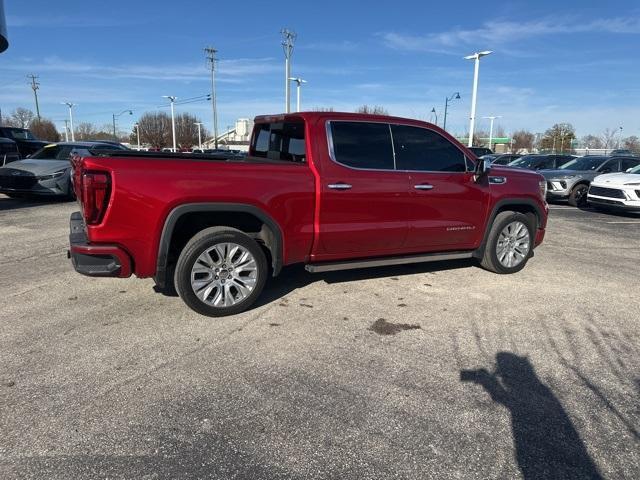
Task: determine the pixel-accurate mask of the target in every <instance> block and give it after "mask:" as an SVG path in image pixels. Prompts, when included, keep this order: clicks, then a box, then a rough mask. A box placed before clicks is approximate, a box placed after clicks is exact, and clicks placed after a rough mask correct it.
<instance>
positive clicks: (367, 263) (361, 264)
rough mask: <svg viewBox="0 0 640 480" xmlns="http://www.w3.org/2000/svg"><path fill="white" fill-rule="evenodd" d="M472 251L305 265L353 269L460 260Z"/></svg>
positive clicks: (310, 269)
mask: <svg viewBox="0 0 640 480" xmlns="http://www.w3.org/2000/svg"><path fill="white" fill-rule="evenodd" d="M472 257H473V252H450V253H431V254H423V255H408V256H403V257H389V258H374V259H370V260H352V261H348V262H334V263H332V262H328V263H316V264H307V265H305V267H304V268H305V270H307V271H308V272H311V273H320V272H332V271H336V270H353V269H356V268H369V267H384V266H389V265H406V264H409V263H423V262H440V261H443V260H462V259H466V258H472Z"/></svg>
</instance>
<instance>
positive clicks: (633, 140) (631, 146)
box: [623, 135, 640, 154]
mask: <svg viewBox="0 0 640 480" xmlns="http://www.w3.org/2000/svg"><path fill="white" fill-rule="evenodd" d="M623 145H624V148H626V149H628V150H631V151H632V152H634V153H637V154H640V138H638V137H636V136H635V135H631V136H630V137H627V138H625V139H624V143H623Z"/></svg>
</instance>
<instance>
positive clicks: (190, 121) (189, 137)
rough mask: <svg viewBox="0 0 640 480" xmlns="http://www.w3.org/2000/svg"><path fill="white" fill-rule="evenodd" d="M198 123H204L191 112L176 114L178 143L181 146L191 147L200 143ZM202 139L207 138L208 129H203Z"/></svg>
mask: <svg viewBox="0 0 640 480" xmlns="http://www.w3.org/2000/svg"><path fill="white" fill-rule="evenodd" d="M196 123H202V120H200V119H199V118H198V117H196V116H195V115H191V114H190V113H182V114H180V115H177V116H176V143H177V144H178V145H179V146H180V148H187V149H188V148H191V147H193V146H194V145H197V144H198V126H197V125H196ZM201 134H202V139H203V140H204V139H206V138H207V135H208V133H207V131H206V130H205V129H204V128H203V129H202V133H201Z"/></svg>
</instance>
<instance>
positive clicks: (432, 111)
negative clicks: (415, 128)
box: [431, 107, 438, 125]
mask: <svg viewBox="0 0 640 480" xmlns="http://www.w3.org/2000/svg"><path fill="white" fill-rule="evenodd" d="M431 113H433V115H434V117H436V121H435V122H434V123H435V124H436V125H438V112H436V107H433V108H432V109H431Z"/></svg>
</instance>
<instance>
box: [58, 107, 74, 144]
mask: <svg viewBox="0 0 640 480" xmlns="http://www.w3.org/2000/svg"><path fill="white" fill-rule="evenodd" d="M60 103H61V104H62V105H66V106H67V107H69V123H70V124H71V141H72V142H75V141H76V136H75V133H74V132H73V111H72V109H73V107H75V103H71V102H60Z"/></svg>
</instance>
